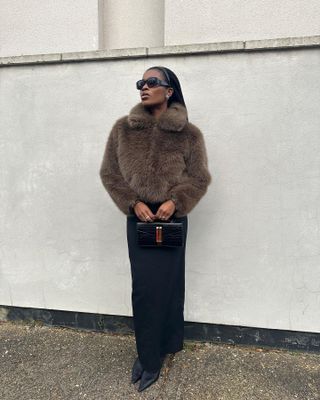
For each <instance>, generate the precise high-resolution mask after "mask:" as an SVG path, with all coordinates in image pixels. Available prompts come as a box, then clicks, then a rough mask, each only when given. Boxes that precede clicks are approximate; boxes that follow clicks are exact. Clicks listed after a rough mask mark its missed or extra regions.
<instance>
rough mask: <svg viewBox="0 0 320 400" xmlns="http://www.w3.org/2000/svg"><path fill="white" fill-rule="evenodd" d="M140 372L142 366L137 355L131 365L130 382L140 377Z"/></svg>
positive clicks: (134, 381)
mask: <svg viewBox="0 0 320 400" xmlns="http://www.w3.org/2000/svg"><path fill="white" fill-rule="evenodd" d="M142 372H143V368H142V365H141V364H140V360H139V357H137V358H136V360H135V362H134V364H133V367H132V375H131V383H136V382H137V381H138V380H139V379H140V378H141V375H142Z"/></svg>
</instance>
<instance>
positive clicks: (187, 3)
mask: <svg viewBox="0 0 320 400" xmlns="http://www.w3.org/2000/svg"><path fill="white" fill-rule="evenodd" d="M164 31H165V45H174V44H185V43H205V42H225V41H234V40H254V39H272V38H281V37H291V36H312V35H319V34H320V2H319V1H318V0H308V1H307V2H306V1H304V0H281V1H278V0H263V1H257V0H227V1H226V0H215V1H212V0H198V1H193V0H175V1H171V0H166V3H165V30H164Z"/></svg>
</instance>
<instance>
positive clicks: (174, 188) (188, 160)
mask: <svg viewBox="0 0 320 400" xmlns="http://www.w3.org/2000/svg"><path fill="white" fill-rule="evenodd" d="M100 177H101V180H102V183H103V185H104V187H105V189H106V190H107V192H108V193H109V195H110V197H111V198H112V200H113V201H114V203H115V204H116V205H117V206H118V208H119V209H120V210H121V211H122V212H123V213H124V214H126V215H130V214H132V213H134V211H133V208H132V205H133V204H134V202H135V200H136V199H141V200H142V201H148V202H164V201H166V200H169V199H170V198H172V199H173V201H174V202H175V203H176V210H175V213H174V216H176V217H181V216H184V215H186V214H188V213H189V212H190V211H191V210H192V209H193V208H194V206H195V205H196V204H197V203H198V201H199V200H200V199H201V197H202V196H203V195H204V194H205V193H206V191H207V187H208V185H209V184H210V183H211V175H210V173H209V170H208V160H207V152H206V148H205V143H204V138H203V135H202V133H201V131H200V130H199V129H198V128H197V127H196V126H195V125H193V124H192V123H190V122H188V120H187V110H186V108H185V107H184V106H183V105H181V104H180V103H177V102H173V103H172V104H171V105H170V107H168V108H167V110H166V111H165V112H163V113H162V114H161V115H160V117H159V119H158V120H157V119H156V118H155V117H154V116H153V115H152V114H151V113H150V112H149V111H148V109H147V108H146V107H144V106H143V104H142V103H138V104H136V105H135V106H134V107H133V108H132V109H131V111H130V113H129V115H126V116H123V117H121V118H119V119H118V120H117V121H116V122H115V123H114V125H113V127H112V129H111V132H110V134H109V137H108V139H107V142H106V147H105V152H104V156H103V160H102V164H101V167H100Z"/></svg>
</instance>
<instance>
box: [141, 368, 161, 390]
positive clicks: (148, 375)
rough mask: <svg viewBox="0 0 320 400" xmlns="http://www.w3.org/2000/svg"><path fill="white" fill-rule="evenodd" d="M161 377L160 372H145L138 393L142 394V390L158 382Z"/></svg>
mask: <svg viewBox="0 0 320 400" xmlns="http://www.w3.org/2000/svg"><path fill="white" fill-rule="evenodd" d="M159 375H160V370H159V371H156V372H148V371H143V373H142V376H141V381H140V385H139V389H138V391H139V392H142V390H144V389H146V388H147V387H149V386H150V385H152V384H153V383H154V382H156V381H157V380H158V378H159Z"/></svg>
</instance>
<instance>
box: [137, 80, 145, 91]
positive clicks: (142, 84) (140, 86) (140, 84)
mask: <svg viewBox="0 0 320 400" xmlns="http://www.w3.org/2000/svg"><path fill="white" fill-rule="evenodd" d="M144 84H145V81H144V80H143V79H140V80H139V81H137V83H136V85H137V89H138V90H141V89H142V88H143V86H144Z"/></svg>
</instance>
